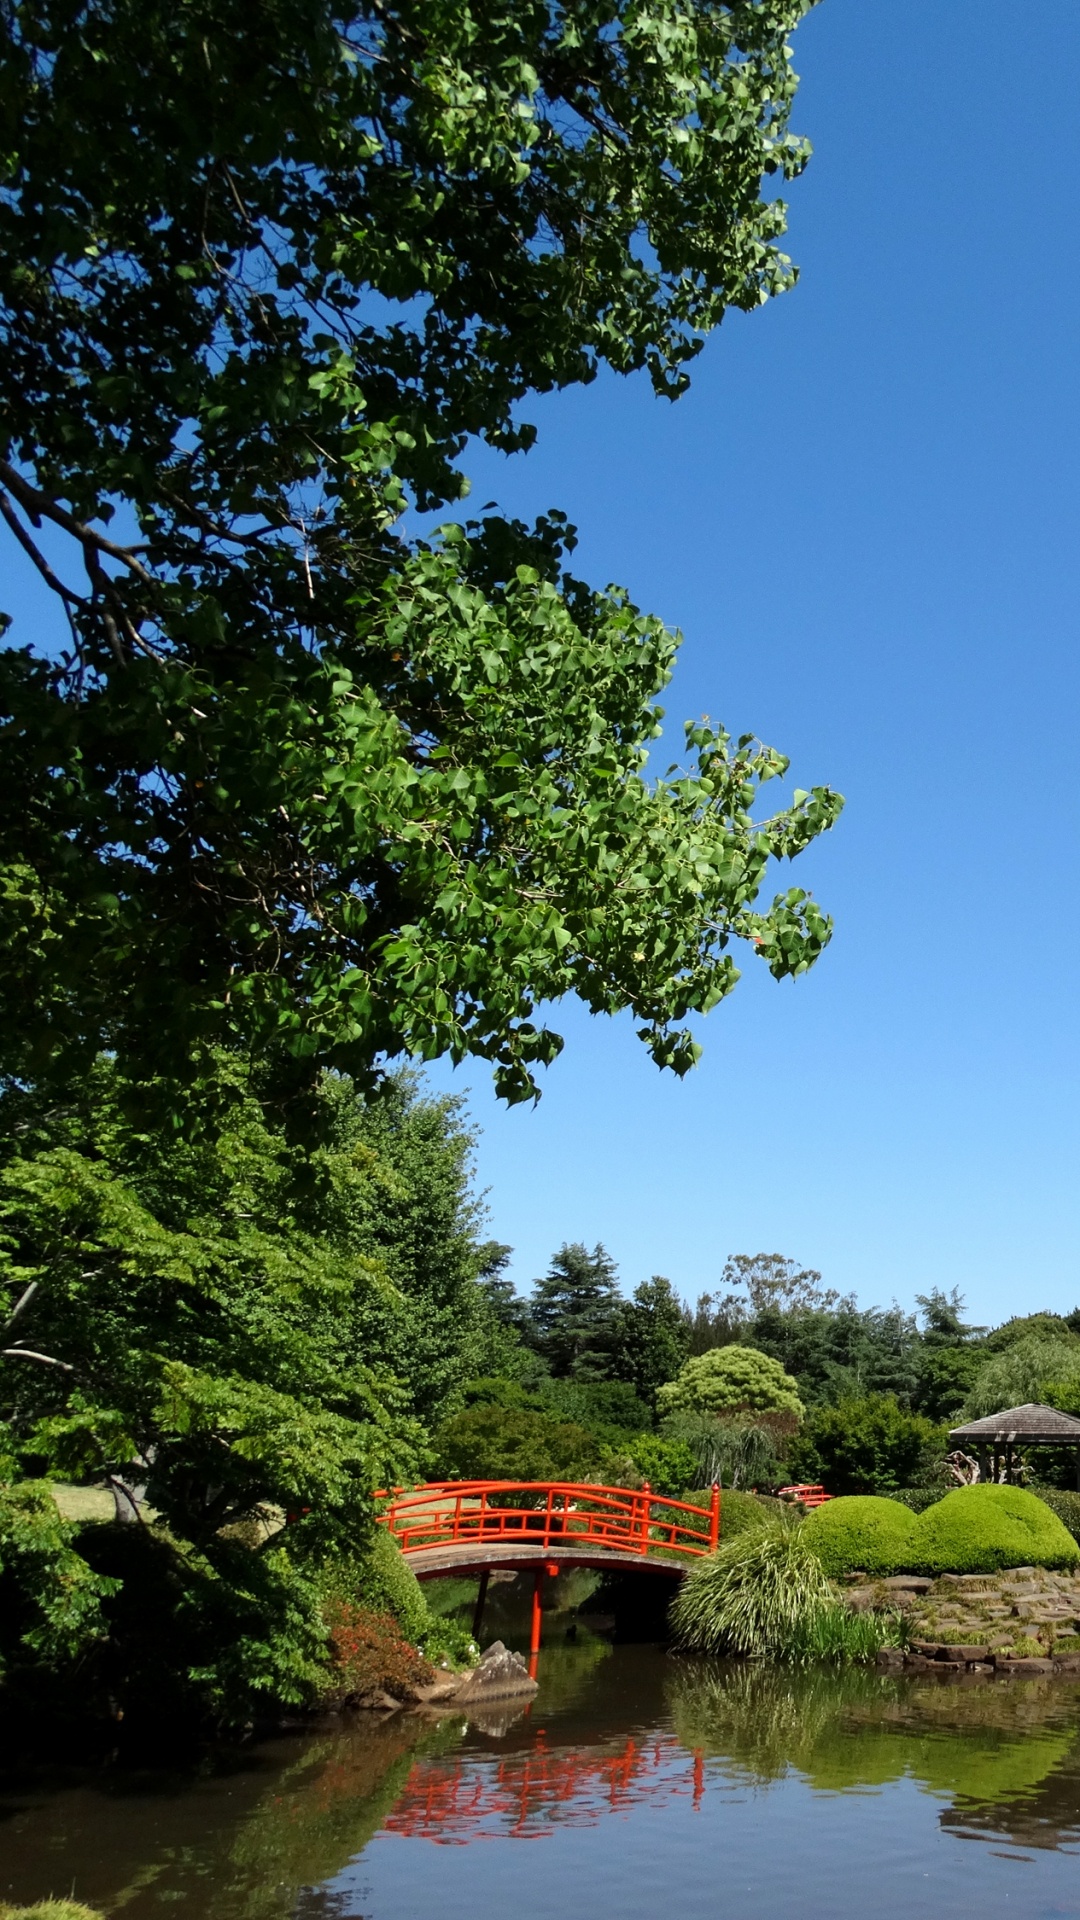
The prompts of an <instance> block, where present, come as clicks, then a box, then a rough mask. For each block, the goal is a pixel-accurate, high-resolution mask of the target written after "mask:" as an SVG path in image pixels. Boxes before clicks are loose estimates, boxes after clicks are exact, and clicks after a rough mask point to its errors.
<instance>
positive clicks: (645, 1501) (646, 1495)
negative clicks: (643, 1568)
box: [641, 1480, 652, 1553]
mask: <svg viewBox="0 0 1080 1920" xmlns="http://www.w3.org/2000/svg"><path fill="white" fill-rule="evenodd" d="M651 1505H652V1488H651V1486H650V1485H649V1482H648V1481H647V1480H646V1481H645V1483H644V1485H643V1486H642V1489H641V1551H642V1553H648V1551H649V1508H650V1507H651Z"/></svg>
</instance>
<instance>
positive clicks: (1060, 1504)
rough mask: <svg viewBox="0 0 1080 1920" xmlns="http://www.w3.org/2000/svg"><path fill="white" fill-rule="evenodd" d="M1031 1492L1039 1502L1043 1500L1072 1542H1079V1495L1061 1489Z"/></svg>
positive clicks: (1043, 1489) (1040, 1488)
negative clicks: (1066, 1530)
mask: <svg viewBox="0 0 1080 1920" xmlns="http://www.w3.org/2000/svg"><path fill="white" fill-rule="evenodd" d="M1032 1492H1033V1493H1035V1494H1037V1495H1038V1497H1039V1499H1040V1500H1045V1502H1046V1504H1047V1506H1048V1507H1049V1508H1050V1510H1051V1512H1052V1513H1056V1514H1057V1517H1058V1519H1059V1520H1060V1521H1061V1524H1062V1526H1063V1527H1067V1528H1068V1530H1069V1532H1070V1533H1071V1534H1072V1537H1073V1539H1074V1540H1078V1541H1080V1493H1072V1492H1069V1491H1067V1490H1066V1489H1065V1488H1063V1487H1033V1488H1032Z"/></svg>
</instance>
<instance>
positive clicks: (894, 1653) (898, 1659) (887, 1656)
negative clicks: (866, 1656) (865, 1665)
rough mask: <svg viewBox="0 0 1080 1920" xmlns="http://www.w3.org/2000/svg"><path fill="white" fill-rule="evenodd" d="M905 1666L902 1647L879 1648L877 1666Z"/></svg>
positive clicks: (1079, 1660) (1079, 1662)
mask: <svg viewBox="0 0 1080 1920" xmlns="http://www.w3.org/2000/svg"><path fill="white" fill-rule="evenodd" d="M903 1664H904V1650H903V1648H902V1647H881V1648H879V1650H878V1655H877V1661H876V1665H877V1666H879V1667H883V1668H889V1667H893V1668H896V1667H902V1666H903ZM1077 1664H1078V1665H1080V1659H1078V1661H1077Z"/></svg>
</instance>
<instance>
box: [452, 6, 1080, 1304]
mask: <svg viewBox="0 0 1080 1920" xmlns="http://www.w3.org/2000/svg"><path fill="white" fill-rule="evenodd" d="M795 45H796V54H797V60H796V64H797V67H798V69H799V71H800V73H801V75H802V86H801V89H800V93H799V98H798V102H797V109H796V114H795V125H796V127H797V129H798V131H800V132H803V133H805V134H807V135H808V136H809V137H810V139H811V140H812V141H813V143H814V147H815V156H814V159H813V161H812V162H811V165H810V168H809V170H808V172H807V174H806V175H805V176H804V178H803V179H802V180H801V181H799V182H797V183H796V184H795V185H794V186H793V187H792V189H791V191H790V195H789V200H790V207H791V219H790V237H789V247H790V251H791V253H792V254H793V256H794V258H795V259H796V260H797V261H798V262H799V264H800V266H801V269H802V279H801V281H800V284H799V286H798V287H797V289H796V290H795V291H794V292H793V293H791V294H789V295H787V296H786V297H785V298H784V299H782V300H780V301H776V302H774V303H773V304H772V305H771V306H770V307H768V308H766V309H765V310H763V311H762V312H760V313H757V314H755V315H753V316H751V317H749V318H743V317H741V316H733V317H732V318H731V319H730V320H729V321H727V322H726V323H725V325H724V326H723V328H722V329H721V330H720V332H719V333H718V334H717V335H715V336H714V337H713V339H712V340H711V341H710V342H709V343H708V345H707V347H706V349H705V352H704V354H703V355H702V357H701V359H700V360H699V361H698V363H697V368H696V374H695V379H694V384H693V387H692V389H691V391H690V393H689V394H688V395H687V396H686V398H684V399H683V400H681V401H680V402H679V403H678V404H677V405H676V406H674V407H671V406H670V405H669V404H667V403H665V402H663V401H658V400H655V399H654V398H653V397H652V395H651V393H650V391H649V389H648V386H647V384H646V383H645V382H644V381H643V380H642V381H630V382H619V381H617V380H615V379H605V380H601V381H598V382H597V383H596V384H595V385H594V386H593V387H592V388H590V389H588V390H586V391H582V392H578V393H573V394H566V395H562V396H559V397H558V398H556V399H553V400H551V401H549V402H545V403H543V404H542V405H540V406H538V407H536V408H534V409H532V410H531V417H533V418H535V419H537V421H538V422H539V425H540V427H541V437H540V443H539V446H538V448H537V449H536V450H535V451H534V452H533V453H531V454H530V455H529V456H528V457H527V458H517V459H515V460H513V461H509V462H508V461H506V460H503V459H501V458H497V457H495V456H491V455H487V454H482V455H479V456H477V457H476V458H475V459H474V461H473V463H472V472H473V478H474V498H475V499H476V500H478V501H483V500H486V499H488V498H491V497H494V496H497V497H498V499H499V500H500V502H501V503H502V504H503V505H504V506H506V507H508V508H510V509H512V510H514V511H515V512H519V513H523V514H531V513H535V512H538V511H541V510H543V509H544V508H547V507H549V506H560V507H563V508H565V509H566V510H567V511H568V512H569V514H570V515H571V518H572V519H574V520H575V521H576V522H577V524H578V526H579V529H580V535H581V543H580V547H579V550H578V553H577V555H576V556H575V566H576V569H577V570H578V571H580V572H582V573H583V574H584V575H585V576H586V577H587V578H590V579H592V580H593V581H595V582H605V581H608V580H616V581H619V582H621V583H623V584H625V585H626V586H627V587H629V589H630V590H631V592H632V593H633V595H634V597H635V599H636V600H637V601H638V602H639V603H640V604H641V605H643V606H644V607H646V608H648V609H650V610H651V611H654V612H657V613H660V614H661V615H663V617H664V618H665V619H667V620H668V621H670V622H671V623H672V624H673V625H676V626H678V627H680V628H681V629H682V631H683V632H684V634H685V646H684V649H683V653H682V655H681V662H680V666H679V670H678V673H677V675H676V679H675V681H674V683H673V685H672V687H671V688H670V690H669V694H668V698H667V702H666V705H667V711H668V714H669V716H670V719H671V721H672V722H673V723H676V724H677V723H678V722H679V721H681V719H682V718H683V717H684V716H689V715H697V714H699V713H701V712H708V713H710V714H711V715H712V716H713V717H714V718H715V719H718V720H720V721H722V722H723V723H724V724H725V725H726V726H727V727H729V728H730V729H731V730H732V731H733V732H736V733H737V732H742V731H744V730H745V731H755V732H757V733H758V734H760V735H761V737H762V738H764V739H766V740H768V741H769V742H770V743H772V744H774V745H776V746H779V747H781V748H783V750H784V751H785V752H787V753H789V754H790V756H791V761H792V766H791V776H790V779H791V784H798V785H801V786H809V785H811V784H813V783H815V782H818V781H827V782H829V783H831V784H833V785H835V786H837V787H839V788H840V790H841V791H842V792H844V793H845V794H846V795H847V800H848V805H847V811H846V813H845V815H844V817H843V819H842V821H841V824H840V826H839V828H838V829H837V830H836V832H835V833H834V834H832V835H831V836H830V837H829V839H828V840H827V841H826V842H825V843H823V844H822V845H821V846H820V847H819V848H817V849H814V850H812V851H811V852H810V853H809V854H807V855H804V856H803V857H802V858H801V859H800V860H799V861H798V863H797V864H796V866H795V867H794V868H793V869H791V870H789V872H790V878H791V879H796V878H797V879H798V880H799V881H800V882H801V883H802V884H804V885H806V886H809V887H811V888H812V889H813V890H814V892H815V894H816V895H817V896H818V898H820V899H821V900H822V901H823V902H824V903H825V905H826V906H827V907H828V908H829V909H830V910H831V911H832V912H833V913H834V914H835V917H836V935H835V938H834V941H833V944H832V946H831V948H830V949H829V951H828V953H827V954H826V955H825V957H824V959H823V960H822V962H821V963H820V965H819V966H818V968H817V969H816V970H815V972H814V973H813V974H812V975H811V976H810V977H809V978H807V979H805V980H802V981H799V982H798V983H795V984H794V985H793V984H791V983H785V984H784V985H780V986H778V985H777V984H776V983H774V982H773V981H772V980H771V979H770V978H769V976H768V975H767V974H766V972H765V970H764V968H763V967H755V966H754V964H753V962H752V961H751V962H750V963H749V965H748V970H747V973H746V975H745V976H744V979H743V981H742V982H741V983H740V985H739V987H738V988H737V990H736V992H735V995H734V996H733V998H732V999H730V1000H729V1001H728V1002H727V1003H726V1004H725V1005H723V1006H722V1007H721V1008H719V1009H718V1010H717V1011H716V1012H715V1013H714V1014H713V1015H712V1016H711V1017H710V1018H709V1019H708V1020H706V1021H704V1022H703V1023H701V1030H700V1037H701V1039H702V1040H703V1041H704V1044H705V1057H704V1060H703V1062H702V1064H701V1066H700V1067H699V1068H698V1070H697V1071H696V1072H695V1073H694V1074H693V1075H692V1076H691V1077H690V1078H689V1079H688V1080H685V1081H683V1082H681V1083H680V1082H677V1081H675V1080H674V1079H673V1078H670V1077H668V1076H661V1075H660V1074H658V1073H657V1071H656V1069H655V1068H654V1067H653V1066H652V1064H651V1063H650V1061H649V1060H648V1058H647V1057H646V1055H645V1054H644V1052H643V1051H642V1050H641V1049H640V1047H639V1045H638V1042H637V1041H636V1040H635V1038H634V1036H633V1032H632V1029H631V1027H630V1024H629V1023H628V1022H609V1023H605V1022H602V1021H599V1020H593V1019H590V1018H589V1017H588V1016H586V1015H584V1014H583V1013H581V1012H580V1010H577V1009H573V1008H569V1007H564V1008H563V1009H561V1010H560V1020H557V1021H556V1024H557V1025H560V1023H561V1030H562V1031H563V1032H564V1033H565V1035H566V1038H567V1047H566V1051H565V1053H564V1055H563V1057H562V1059H561V1060H560V1061H559V1063H558V1064H557V1065H556V1066H555V1068H554V1069H553V1070H552V1071H551V1072H550V1073H549V1074H548V1075H547V1077H546V1080H545V1091H544V1095H543V1099H542V1100H541V1102H540V1104H539V1106H538V1107H537V1108H535V1109H531V1108H518V1109H515V1110H513V1111H510V1112H507V1111H506V1110H504V1109H501V1108H500V1107H499V1106H498V1104H497V1103H496V1102H495V1100H494V1099H493V1097H492V1096H491V1093H490V1090H489V1086H488V1084H487V1081H486V1077H485V1070H484V1069H483V1068H482V1067H481V1066H480V1065H479V1064H473V1065H471V1066H469V1067H467V1068H466V1069H463V1070H462V1071H460V1072H458V1073H456V1074H454V1073H451V1072H450V1071H449V1070H448V1069H439V1070H437V1071H436V1072H435V1073H434V1074H433V1075H432V1078H433V1080H434V1082H435V1083H436V1084H437V1085H439V1086H454V1087H458V1088H468V1089H469V1090H470V1105H471V1108H472V1111H473V1114H474V1116H475V1118H476V1120H477V1122H478V1123H479V1125H480V1127H481V1128H482V1130H483V1132H482V1137H481V1140H480V1145H479V1154H478V1170H479V1176H480V1182H481V1184H482V1185H484V1186H487V1187H488V1188H489V1189H490V1193H489V1202H490V1207H491V1229H492V1231H493V1232H494V1233H495V1234H497V1235H498V1236H499V1237H500V1238H502V1239H505V1240H507V1241H509V1242H510V1243H512V1244H513V1245H514V1247H515V1249H516V1252H515V1259H514V1267H513V1272H514V1276H515V1278H516V1279H517V1281H518V1283H519V1284H520V1285H522V1286H526V1285H527V1284H528V1282H529V1280H530V1279H531V1278H532V1277H533V1275H534V1274H536V1273H537V1272H540V1271H542V1270H543V1268H544V1267H545V1265H546V1262H547V1259H548V1256H549V1255H550V1253H551V1252H552V1250H553V1249H554V1248H555V1247H556V1246H557V1245H558V1244H559V1243H560V1242H561V1241H562V1240H564V1239H582V1240H585V1241H587V1242H590V1243H591V1242H593V1241H595V1240H597V1239H601V1240H603V1241H604V1242H605V1243H606V1244H607V1246H608V1247H609V1248H610V1250H611V1251H612V1252H613V1254H614V1255H615V1257H616V1258H617V1260H618V1262H619V1265H620V1268H621V1272H622V1278H623V1283H624V1285H625V1286H627V1287H630V1286H633V1285H635V1284H636V1283H637V1282H638V1281H639V1280H641V1279H643V1278H646V1277H647V1276H648V1275H649V1274H650V1273H654V1272H661V1273H666V1274H668V1275H670V1277H671V1278H672V1279H673V1280H674V1281H675V1283H676V1284H677V1286H678V1287H679V1288H680V1289H681V1290H682V1291H683V1292H684V1293H685V1294H687V1295H693V1294H694V1293H696V1292H697V1291H698V1290H699V1289H702V1288H707V1287H710V1286H712V1285H715V1284H716V1282H717V1281H718V1279H719V1276H720V1271H721V1268H722V1266H723V1262H724V1259H725V1257H726V1255H727V1254H728V1253H730V1252H735V1251H741V1252H754V1251H757V1250H759V1249H764V1250H767V1251H774V1250H778V1251H780V1252H783V1253H788V1254H791V1255H793V1256H794V1257H796V1258H797V1259H798V1260H799V1261H800V1262H802V1263H805V1264H808V1265H813V1266H816V1267H820V1268H821V1270H822V1271H823V1273H824V1274H825V1276H826V1278H827V1280H828V1282H829V1283H830V1284H831V1285H834V1286H838V1287H840V1288H842V1289H844V1290H847V1289H853V1290H854V1291H855V1292H856V1294H857V1295H858V1297H859V1299H860V1300H861V1301H862V1302H863V1303H865V1304H870V1303H873V1302H885V1301H888V1300H890V1299H891V1298H893V1297H895V1298H897V1299H898V1300H900V1301H901V1302H902V1303H904V1304H910V1303H911V1301H912V1299H913V1297H914V1295H915V1294H916V1293H919V1292H925V1291H926V1290H927V1289H928V1288H929V1287H932V1286H943V1287H951V1286H954V1285H956V1286H959V1287H960V1288H961V1290H962V1291H963V1292H964V1294H965V1295H966V1296H967V1299H968V1303H969V1308H970V1309H971V1310H972V1312H973V1313H974V1315H975V1317H977V1318H978V1319H980V1320H982V1319H986V1320H993V1319H996V1318H1002V1317H1004V1316H1005V1315H1006V1314H1007V1313H1009V1312H1015V1311H1019V1312H1024V1311H1030V1310H1032V1309H1034V1308H1036V1307H1043V1306H1048V1307H1052V1308H1058V1309H1069V1308H1071V1307H1072V1306H1073V1305H1075V1304H1076V1303H1077V1301H1078V1300H1080V1259H1078V1250H1077V1249H1078V1226H1080V1204H1078V1202H1080V1183H1078V1180H1077V1174H1076V1168H1077V1146H1078V1141H1077V1133H1078V1130H1080V1129H1078V1116H1077V1087H1078V1076H1077V1066H1078V1059H1077V1055H1078V1051H1080V1015H1078V1011H1077V957H1078V952H1080V914H1078V888H1077V880H1078V871H1077V869H1078V851H1077V849H1078V826H1080V819H1078V815H1080V800H1078V786H1077V752H1076V745H1077V732H1078V725H1077V723H1078V718H1080V714H1078V705H1080V667H1078V664H1077V646H1076V640H1077V625H1078V613H1077V598H1078V586H1080V580H1078V572H1080V569H1078V563H1077V553H1076V517H1077V499H1078V495H1080V489H1078V480H1080V472H1078V467H1080V453H1078V448H1080V436H1078V433H1077V426H1078V420H1077V414H1078V407H1080V376H1078V370H1077V345H1078V341H1077V315H1078V312H1080V298H1078V296H1080V284H1078V281H1080V268H1078V256H1077V245H1076V241H1077V216H1076V210H1075V208H1076V197H1075V191H1074V189H1073V187H1072V186H1071V184H1070V179H1069V176H1070V172H1071V167H1072V160H1073V155H1074V153H1075V149H1076V144H1077V136H1078V134H1080V91H1078V89H1077V85H1076V76H1077V74H1078V72H1080V7H1078V6H1077V5H1076V0H1039V5H1038V7H1037V8H1035V9H1033V10H1031V11H1030V12H1027V13H1025V15H1024V31H1023V34H1021V33H1020V32H1019V30H1018V16H1017V13H1016V9H1015V7H1014V6H1012V5H1006V4H1004V0H978V4H976V0H948V4H947V5H942V4H941V0H905V3H904V4H903V5H901V4H899V0H873V3H872V4H869V5H868V4H867V0H823V4H822V5H821V6H820V7H819V8H818V9H817V11H816V12H815V13H814V14H812V15H811V16H810V18H809V19H808V20H807V21H806V22H805V23H804V24H803V26H802V27H801V28H800V29H799V31H798V34H797V35H796V41H795ZM788 877H789V875H788V872H785V875H784V883H785V884H786V883H787V879H788Z"/></svg>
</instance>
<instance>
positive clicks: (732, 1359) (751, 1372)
mask: <svg viewBox="0 0 1080 1920" xmlns="http://www.w3.org/2000/svg"><path fill="white" fill-rule="evenodd" d="M656 1399H657V1405H658V1407H659V1409H660V1411H661V1413H664V1414H679V1413H717V1414H727V1413H741V1412H754V1413H776V1414H786V1415H788V1416H790V1417H792V1418H794V1420H796V1421H797V1420H800V1419H801V1418H802V1415H803V1412H804V1408H803V1404H802V1401H801V1400H800V1399H799V1396H798V1392H797V1390H796V1384H795V1381H794V1380H793V1379H792V1378H791V1375H790V1374H788V1373H785V1372H784V1369H783V1367H782V1366H781V1365H780V1363H779V1361H778V1360H773V1359H771V1358H770V1356H769V1355H768V1354H766V1353H758V1352H756V1351H755V1350H754V1349H753V1348H752V1347H738V1346H732V1347H716V1348H714V1350H713V1352H712V1353H701V1354H694V1355H693V1356H692V1357H691V1359H689V1360H687V1361H686V1363H685V1365H684V1366H683V1367H682V1368H681V1369H680V1371H679V1374H678V1377H677V1378H676V1379H675V1380H671V1381H669V1382H668V1384H667V1385H666V1386H664V1387H661V1388H660V1391H659V1393H658V1394H657V1396H656Z"/></svg>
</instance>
